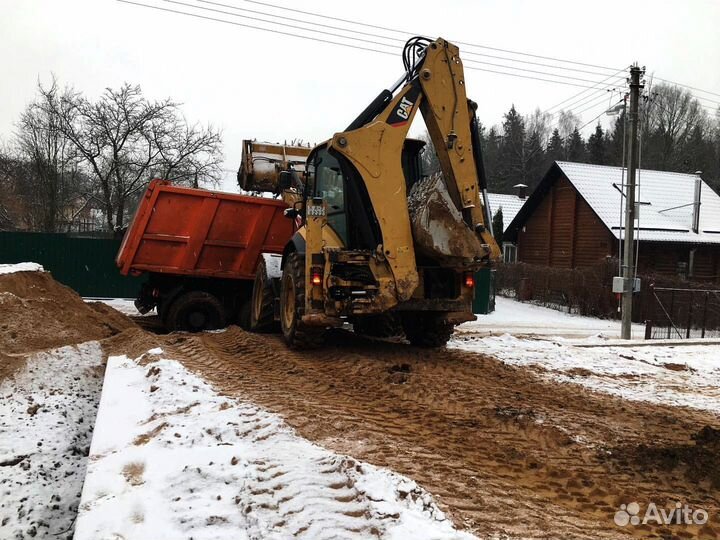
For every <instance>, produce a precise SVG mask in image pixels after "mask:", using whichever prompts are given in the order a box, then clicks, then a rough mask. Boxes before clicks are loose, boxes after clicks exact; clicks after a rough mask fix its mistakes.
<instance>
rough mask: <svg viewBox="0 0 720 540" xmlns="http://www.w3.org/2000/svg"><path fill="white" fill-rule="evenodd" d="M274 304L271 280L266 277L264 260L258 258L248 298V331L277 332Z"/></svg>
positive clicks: (277, 325)
mask: <svg viewBox="0 0 720 540" xmlns="http://www.w3.org/2000/svg"><path fill="white" fill-rule="evenodd" d="M274 302H275V293H274V292H273V287H272V280H271V279H270V277H268V273H267V268H266V266H265V260H264V259H262V258H260V262H259V263H258V267H257V271H256V272H255V282H254V283H253V290H252V297H251V298H250V330H252V331H253V332H261V333H269V332H277V331H278V330H279V324H278V323H277V322H276V321H275V314H274V308H273V303H274Z"/></svg>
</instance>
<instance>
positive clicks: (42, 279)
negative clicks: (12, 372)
mask: <svg viewBox="0 0 720 540" xmlns="http://www.w3.org/2000/svg"><path fill="white" fill-rule="evenodd" d="M0 312H1V313H2V317H1V318H0V355H3V354H4V355H6V356H7V355H17V354H22V353H28V352H32V351H37V350H41V349H48V348H51V347H59V346H63V345H69V344H73V343H81V342H83V341H89V340H93V339H102V338H106V337H109V336H112V335H114V334H117V333H118V332H121V331H122V330H124V329H126V328H129V327H132V326H134V323H133V322H132V321H130V319H128V318H127V317H125V316H124V315H122V314H121V313H118V312H117V311H115V310H114V309H112V308H109V307H107V306H105V305H104V304H99V303H93V304H87V303H85V302H84V301H83V299H82V298H80V296H78V295H77V293H75V291H73V290H72V289H70V288H68V287H66V286H64V285H61V284H60V283H58V282H57V281H55V280H54V279H53V278H52V276H51V275H50V274H49V273H47V272H16V273H13V274H4V275H0ZM0 362H3V363H4V361H3V359H2V358H1V357H0Z"/></svg>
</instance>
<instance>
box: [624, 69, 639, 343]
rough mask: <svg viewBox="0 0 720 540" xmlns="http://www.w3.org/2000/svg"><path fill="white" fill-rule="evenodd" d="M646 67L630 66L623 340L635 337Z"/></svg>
mask: <svg viewBox="0 0 720 540" xmlns="http://www.w3.org/2000/svg"><path fill="white" fill-rule="evenodd" d="M643 71H644V70H643V69H641V68H640V67H638V65H637V64H635V65H634V66H632V67H631V68H630V114H629V116H628V119H629V121H630V144H629V147H628V153H627V171H628V176H627V195H626V197H625V245H624V248H625V249H624V253H623V276H622V277H623V293H622V326H621V337H622V339H630V338H631V337H632V302H633V290H634V282H635V280H634V278H635V261H634V260H633V259H634V256H635V211H636V207H635V172H636V169H637V161H638V140H637V132H638V106H639V102H640V90H641V89H642V87H643V85H642V83H641V82H640V77H641V76H642V74H643Z"/></svg>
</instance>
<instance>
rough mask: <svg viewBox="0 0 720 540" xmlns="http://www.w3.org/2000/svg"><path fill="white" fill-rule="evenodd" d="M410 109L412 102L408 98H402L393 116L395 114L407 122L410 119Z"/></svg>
mask: <svg viewBox="0 0 720 540" xmlns="http://www.w3.org/2000/svg"><path fill="white" fill-rule="evenodd" d="M412 108H413V102H412V101H410V100H409V99H408V98H406V97H403V98H402V100H400V106H399V107H398V108H397V110H396V111H395V114H397V115H398V116H399V117H400V118H402V119H403V120H407V119H408V118H409V117H410V113H411V112H412Z"/></svg>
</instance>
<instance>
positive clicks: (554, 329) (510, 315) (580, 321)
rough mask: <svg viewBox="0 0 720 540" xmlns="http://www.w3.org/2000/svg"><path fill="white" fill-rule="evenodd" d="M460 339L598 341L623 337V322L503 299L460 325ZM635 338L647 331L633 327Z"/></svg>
mask: <svg viewBox="0 0 720 540" xmlns="http://www.w3.org/2000/svg"><path fill="white" fill-rule="evenodd" d="M456 332H457V333H458V334H460V335H467V334H474V335H483V336H484V335H502V334H505V333H509V334H514V335H533V336H564V337H574V338H587V337H591V336H594V337H596V338H597V339H604V338H611V337H620V321H616V320H608V319H597V318H594V317H585V316H582V315H577V314H572V313H567V312H563V311H558V310H556V309H550V308H546V307H542V306H536V305H534V304H528V303H525V302H519V301H517V300H513V299H511V298H504V297H502V296H497V297H495V311H493V312H492V313H489V314H488V315H480V316H478V318H477V320H476V321H472V322H468V323H464V324H461V325H459V326H458V327H457V329H456ZM632 332H633V335H634V336H636V337H642V336H643V335H644V334H645V327H644V325H641V324H634V325H633V328H632Z"/></svg>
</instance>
